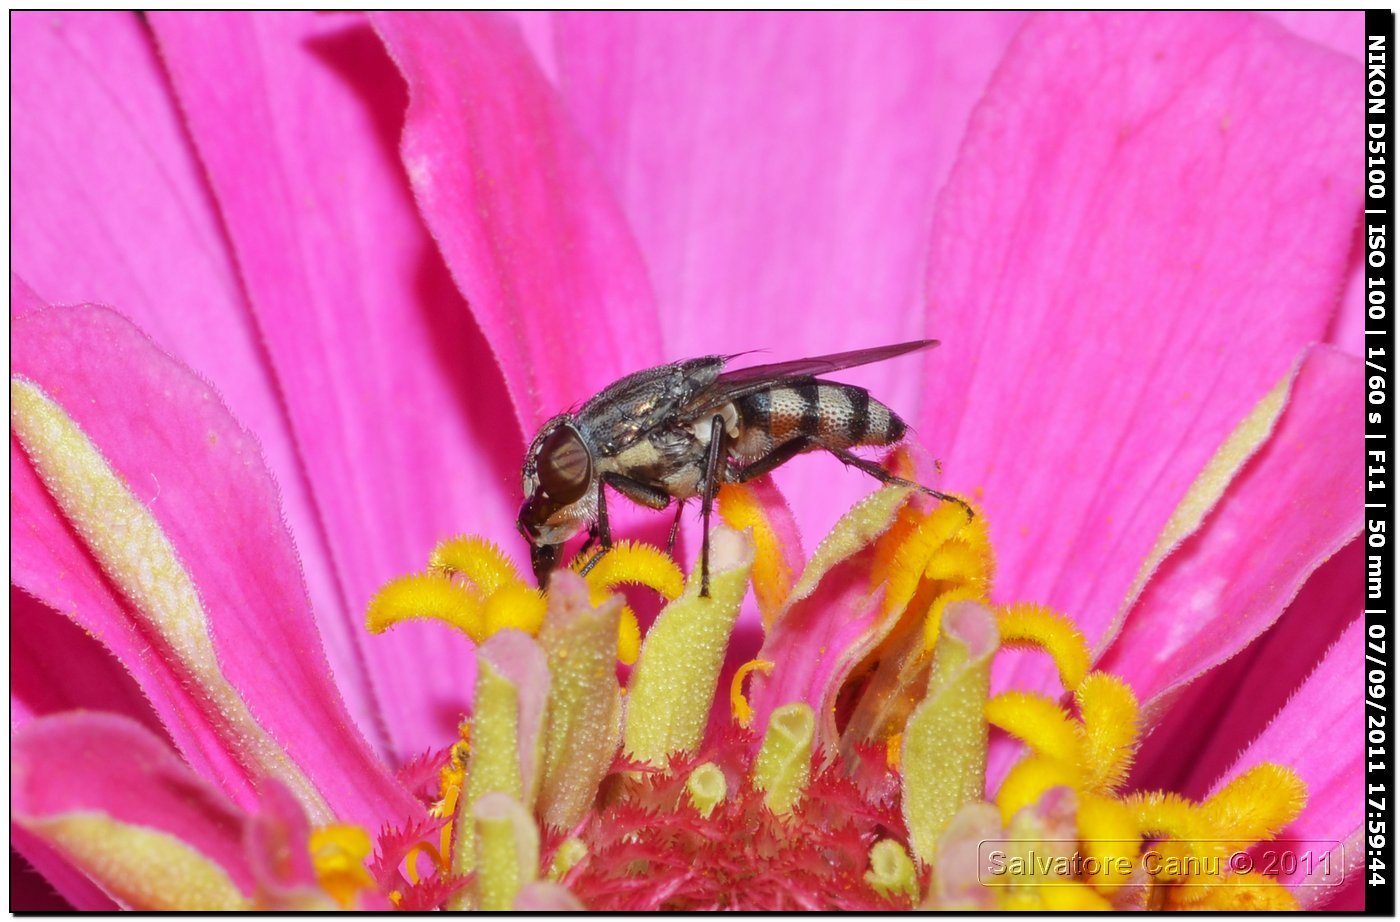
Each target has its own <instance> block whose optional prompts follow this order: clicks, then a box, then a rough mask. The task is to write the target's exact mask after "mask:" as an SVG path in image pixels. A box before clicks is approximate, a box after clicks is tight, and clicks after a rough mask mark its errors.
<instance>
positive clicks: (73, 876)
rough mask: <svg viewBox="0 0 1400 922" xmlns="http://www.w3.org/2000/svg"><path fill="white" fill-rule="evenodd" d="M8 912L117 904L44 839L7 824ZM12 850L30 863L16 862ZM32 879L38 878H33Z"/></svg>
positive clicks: (112, 909) (100, 909) (100, 907)
mask: <svg viewBox="0 0 1400 922" xmlns="http://www.w3.org/2000/svg"><path fill="white" fill-rule="evenodd" d="M10 849H11V854H10V911H11V912H23V911H35V912H63V911H67V910H73V909H76V910H78V911H80V912H116V911H117V910H119V909H120V908H121V907H119V906H118V905H117V904H116V902H115V901H114V900H113V899H112V898H111V897H110V896H108V895H107V894H105V893H103V892H102V891H101V889H99V888H98V886H97V885H96V884H94V883H93V882H92V881H91V880H89V879H88V877H87V875H86V874H84V873H82V872H81V871H79V870H78V869H77V868H75V867H73V866H72V865H71V864H69V863H68V862H67V861H65V860H64V859H63V857H62V856H61V855H59V854H58V852H56V851H54V850H53V849H52V848H50V847H49V846H48V845H47V844H46V843H45V842H44V840H43V839H40V838H39V837H38V836H36V835H34V834H33V833H32V832H29V831H28V830H26V829H22V828H20V827H18V826H15V825H13V824H11V826H10ZM15 853H18V854H19V856H20V858H21V860H23V861H24V862H26V863H27V864H28V865H29V870H28V872H25V871H24V870H23V869H21V868H20V867H18V866H17V865H16V861H15ZM34 878H38V879H37V880H35V879H34Z"/></svg>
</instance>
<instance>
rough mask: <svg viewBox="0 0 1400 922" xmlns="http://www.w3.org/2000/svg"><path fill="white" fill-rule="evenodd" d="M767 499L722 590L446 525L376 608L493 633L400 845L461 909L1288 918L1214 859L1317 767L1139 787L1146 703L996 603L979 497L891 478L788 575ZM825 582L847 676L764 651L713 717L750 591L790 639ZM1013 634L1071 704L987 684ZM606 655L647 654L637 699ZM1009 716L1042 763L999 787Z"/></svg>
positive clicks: (714, 584) (1054, 634)
mask: <svg viewBox="0 0 1400 922" xmlns="http://www.w3.org/2000/svg"><path fill="white" fill-rule="evenodd" d="M770 489H771V488H770V487H769V486H767V485H760V486H759V487H758V488H756V489H751V488H747V487H736V486H733V485H729V486H726V488H725V490H724V491H723V492H722V494H721V515H722V517H723V518H724V520H725V521H726V522H727V523H729V524H730V525H731V526H741V527H743V528H744V529H745V532H744V533H743V534H739V533H736V532H735V531H733V530H732V529H731V528H725V527H721V528H718V529H716V531H715V532H714V533H713V534H712V542H713V544H712V553H711V592H710V597H709V598H700V597H699V594H698V591H697V586H696V585H695V584H694V583H693V582H692V583H689V584H687V583H685V582H684V581H683V579H682V576H681V573H680V571H679V570H678V569H677V568H676V567H675V565H674V564H673V563H672V562H671V561H670V560H669V559H668V558H667V557H666V555H664V554H663V553H661V552H660V551H659V550H657V549H655V548H650V547H647V546H644V545H630V544H622V545H619V546H618V547H616V548H614V549H612V551H611V552H610V553H609V554H608V555H607V556H606V557H604V558H602V559H601V560H600V561H599V562H598V564H597V565H596V566H595V567H593V569H592V570H591V572H590V573H589V575H588V577H587V580H586V581H585V580H581V579H579V578H578V577H577V576H576V575H575V574H573V573H570V572H568V571H564V572H562V573H561V574H558V575H556V576H555V578H554V579H553V581H552V582H551V588H550V592H549V594H548V595H547V596H546V595H542V594H541V593H539V592H537V591H536V590H534V589H532V588H530V587H529V586H527V585H526V584H525V583H524V581H523V580H522V579H521V577H520V575H519V573H518V571H516V569H515V568H514V567H513V565H511V564H510V563H509V562H508V561H507V560H506V558H505V557H504V556H503V555H502V554H501V553H500V552H499V551H498V550H497V549H496V548H494V547H493V546H491V545H490V544H488V543H487V542H484V541H482V540H480V539H476V538H458V539H453V540H451V541H448V542H445V543H444V544H442V545H440V546H439V547H438V548H437V550H435V551H434V553H433V555H432V557H431V559H430V561H429V567H428V569H427V570H426V571H425V572H424V573H421V574H416V575H412V576H408V577H404V578H402V579H400V580H396V581H394V582H393V583H391V584H389V585H388V586H386V587H385V588H384V589H383V590H382V591H381V592H380V593H379V594H378V595H377V596H376V597H375V599H374V601H373V603H372V604H371V606H370V610H369V615H368V622H369V626H370V629H371V630H374V631H381V630H384V629H386V628H387V627H389V626H391V625H393V624H395V623H397V622H399V621H401V620H404V619H406V618H414V617H429V618H436V619H438V620H442V621H445V622H447V623H448V624H451V625H452V626H454V627H456V628H458V629H459V630H462V631H464V632H465V633H467V634H468V635H469V636H471V637H472V639H473V641H474V642H476V643H477V644H478V645H479V653H478V656H479V663H480V665H479V669H478V680H477V688H476V694H475V696H474V698H473V701H474V713H473V715H472V719H471V721H470V726H469V728H468V727H466V726H465V725H464V733H463V739H462V740H461V741H459V742H458V743H457V744H456V745H455V746H454V747H453V749H452V752H451V755H450V758H449V759H448V760H447V762H446V765H445V767H444V768H443V769H442V771H441V775H440V779H439V786H438V793H437V799H436V801H435V802H434V803H433V806H432V812H433V814H434V816H436V817H439V818H441V824H440V825H439V826H436V827H434V828H433V830H432V832H433V833H434V839H433V841H432V842H428V841H427V839H426V838H425V839H424V843H425V846H424V848H421V849H419V852H417V853H413V854H409V853H408V852H405V855H406V856H407V857H408V858H409V859H410V860H416V858H417V856H418V854H420V853H422V852H424V851H426V850H427V848H428V847H429V846H430V847H431V850H432V852H433V854H434V855H436V856H438V859H440V860H437V861H436V863H437V864H438V865H440V866H442V867H444V868H446V869H448V870H447V871H444V876H445V877H446V876H450V877H451V879H455V880H458V881H466V882H467V884H465V885H463V887H462V889H461V890H460V891H458V895H457V896H456V897H454V898H453V899H451V900H449V901H448V904H447V905H448V906H449V907H451V908H469V907H480V908H490V907H500V908H510V907H511V906H514V905H524V904H525V903H517V902H516V901H517V900H522V901H525V902H526V903H529V904H530V905H536V903H534V902H530V901H532V900H544V901H545V903H544V904H547V905H552V906H555V907H556V908H558V907H560V906H563V905H573V903H572V902H571V901H574V900H581V901H582V903H583V905H585V906H587V907H588V908H590V909H619V910H625V909H702V908H706V909H714V908H748V909H835V908H857V909H868V910H878V909H890V908H899V907H905V908H910V907H913V906H914V905H916V904H918V905H920V906H924V907H928V908H1002V909H1013V908H1043V909H1100V908H1129V907H1137V908H1211V909H1220V908H1229V907H1237V908H1246V907H1252V906H1261V905H1267V906H1289V905H1293V903H1292V897H1291V896H1290V895H1289V894H1288V893H1287V891H1285V890H1283V889H1282V888H1281V887H1279V886H1278V885H1277V884H1274V883H1272V882H1271V881H1270V880H1268V879H1265V878H1262V877H1257V876H1250V875H1237V874H1233V873H1232V872H1231V871H1230V868H1229V865H1228V863H1225V862H1222V861H1221V860H1220V859H1222V858H1223V857H1225V856H1227V855H1228V854H1230V853H1232V852H1234V851H1238V850H1241V849H1245V848H1248V847H1250V846H1251V845H1252V844H1253V843H1256V842H1259V841H1263V840H1266V839H1268V838H1271V837H1273V836H1275V835H1277V834H1278V832H1279V831H1280V830H1281V829H1282V828H1283V827H1284V826H1286V825H1287V824H1288V823H1289V822H1291V821H1292V820H1293V819H1294V818H1295V817H1296V816H1297V815H1298V813H1299V812H1300V811H1301V809H1302V805H1303V803H1304V802H1305V800H1306V792H1305V790H1304V787H1303V785H1302V782H1301V781H1300V780H1299V779H1298V776H1297V775H1296V774H1295V773H1293V772H1292V771H1290V770H1289V769H1287V768H1284V767H1282V766H1277V765H1271V764H1264V765H1260V766H1256V767H1255V768H1253V769H1250V770H1249V771H1247V772H1245V773H1244V774H1242V775H1240V776H1239V777H1238V778H1236V779H1234V781H1232V782H1231V783H1229V784H1228V785H1226V786H1225V787H1224V788H1223V789H1222V790H1221V791H1220V792H1219V793H1217V794H1215V795H1213V796H1212V797H1210V798H1208V799H1207V800H1205V801H1203V802H1199V803H1197V802H1192V801H1189V800H1187V799H1185V798H1183V797H1180V796H1178V795H1175V794H1170V793H1165V792H1159V791H1138V792H1125V791H1124V786H1125V782H1126V779H1127V776H1128V772H1129V770H1130V768H1131V767H1132V764H1133V759H1134V757H1135V755H1136V753H1137V749H1138V743H1139V736H1140V733H1141V729H1142V728H1141V725H1140V718H1139V708H1138V702H1137V700H1136V697H1135V696H1134V694H1133V692H1132V690H1131V689H1130V688H1129V686H1128V685H1127V683H1126V682H1124V681H1123V680H1122V679H1120V678H1118V677H1116V676H1113V675H1111V674H1108V673H1105V672H1101V671H1093V670H1091V668H1090V665H1091V656H1090V653H1089V649H1088V645H1087V643H1086V642H1085V639H1084V637H1083V636H1082V635H1081V634H1080V633H1079V631H1078V630H1077V629H1076V628H1075V627H1074V624H1073V622H1072V621H1071V620H1070V619H1069V618H1067V617H1066V616H1064V615H1063V614H1060V613H1057V612H1054V611H1050V610H1048V609H1046V608H1044V607H1042V606H1038V605H1035V604H1026V603H1018V604H1010V605H993V604H992V603H991V602H990V593H991V589H992V576H993V572H994V553H993V550H992V547H991V544H990V541H989V538H988V533H987V530H986V524H985V520H984V518H983V517H982V516H981V515H980V514H979V515H978V516H977V517H975V518H974V519H973V520H972V521H971V522H969V521H968V520H967V517H966V515H965V513H964V510H963V509H962V507H960V506H958V505H955V504H952V503H943V504H937V505H931V506H930V505H928V504H927V503H925V502H924V501H923V499H922V498H920V497H917V496H914V495H911V493H910V491H908V490H906V489H903V488H899V487H889V488H886V489H885V490H882V491H879V492H877V493H876V494H874V495H872V497H871V498H870V499H869V500H868V501H866V502H865V503H862V504H861V505H860V506H858V507H857V508H856V509H855V510H853V511H852V513H851V514H850V515H849V516H847V518H846V519H843V521H842V523H839V524H838V525H837V527H836V529H835V531H833V533H832V535H831V536H830V537H828V538H827V539H826V540H825V541H823V542H822V545H821V546H820V547H819V548H818V549H817V551H816V553H815V554H814V555H813V558H812V560H811V561H810V562H809V563H808V564H807V567H806V569H805V570H803V571H802V573H801V575H800V576H799V577H797V578H796V579H794V576H793V573H794V568H793V567H792V566H791V559H790V555H789V554H788V553H787V551H788V548H787V547H785V545H784V538H783V537H782V535H783V533H784V523H783V522H782V521H780V520H779V518H780V517H781V515H782V514H783V513H785V509H777V508H775V507H774V505H773V500H772V496H771V495H770V494H767V493H765V492H764V491H767V490H770ZM853 573H854V574H856V575H858V576H859V579H855V578H853V576H852V574H853ZM828 582H831V583H835V584H837V585H838V589H839V591H837V590H833V591H832V593H831V597H832V598H833V599H836V600H838V601H837V602H836V603H833V604H835V605H837V607H836V608H835V609H834V610H830V611H823V612H820V614H821V616H822V617H823V618H824V619H826V621H827V622H839V623H846V624H855V625H857V627H859V628H860V633H859V634H858V635H857V634H855V633H848V634H846V635H840V634H833V638H836V639H834V640H833V643H836V640H838V639H839V640H840V641H841V643H844V644H845V646H844V647H843V648H842V649H839V650H832V649H831V646H830V645H828V644H822V645H820V646H816V645H815V644H813V652H812V654H811V655H813V656H815V657H816V659H818V660H822V661H823V662H824V661H825V658H826V657H829V656H833V655H837V654H839V655H840V656H844V657H845V659H844V660H841V659H838V660H837V663H838V667H837V668H836V670H835V671H834V672H830V673H824V672H821V671H820V670H818V671H817V672H815V673H812V675H813V676H814V678H813V679H812V683H815V684H809V685H807V686H801V685H800V683H793V682H791V681H789V680H790V679H791V677H792V676H793V675H795V674H797V673H802V674H804V675H805V674H807V673H803V670H804V669H805V670H807V671H808V672H811V669H810V666H811V664H810V663H807V662H805V661H804V660H803V658H802V657H803V656H806V655H807V654H800V653H793V652H792V651H791V650H785V649H781V645H777V644H776V643H774V644H773V646H774V649H770V645H769V644H765V647H764V651H763V652H762V653H761V654H760V658H759V659H756V660H754V661H751V662H750V663H747V664H745V665H744V666H743V667H741V668H740V669H739V670H738V672H737V673H735V675H734V676H733V679H732V680H731V682H730V684H729V687H728V693H729V702H728V703H729V708H728V715H727V716H728V719H725V715H724V712H723V711H719V712H718V715H716V714H715V713H714V712H713V711H712V703H713V701H714V698H715V695H716V692H717V691H719V676H720V670H721V666H722V663H723V657H724V651H725V648H726V645H727V643H728V638H729V634H730V632H731V630H732V629H733V626H734V622H735V618H736V617H737V614H738V609H739V604H740V602H741V601H742V599H743V598H744V595H745V593H746V591H747V589H748V587H749V586H750V585H752V586H753V587H754V590H755V597H756V598H757V600H758V602H759V606H760V610H761V612H762V614H763V620H764V625H765V629H767V630H768V631H769V632H770V634H769V639H770V641H773V642H776V640H777V639H782V638H784V637H785V636H786V635H784V634H783V631H784V630H785V629H790V626H791V625H792V624H793V623H794V622H796V621H800V619H802V618H804V617H808V614H809V613H808V612H807V611H806V609H809V608H811V606H813V605H816V604H819V603H820V601H821V600H823V599H824V598H825V597H824V596H823V594H822V593H823V591H824V590H823V587H824V586H825V585H826V584H827V583H828ZM623 584H635V585H643V586H647V587H650V588H652V589H653V590H655V591H657V592H658V593H659V594H660V595H661V596H663V597H664V598H665V599H667V600H669V603H668V604H667V605H666V607H665V608H664V610H663V611H662V613H661V614H660V615H659V616H658V618H657V619H656V621H655V623H654V624H653V626H652V628H651V629H650V630H649V632H648V634H647V636H646V638H645V640H644V642H643V641H642V640H641V638H640V636H639V632H638V630H637V626H636V618H635V616H634V615H633V614H632V612H631V611H630V609H627V608H626V607H625V606H624V605H623V604H622V601H621V600H620V599H617V598H615V597H614V596H613V590H614V589H615V588H616V587H617V586H619V585H623ZM841 606H845V607H841ZM804 607H805V608H804ZM862 619H864V620H862ZM785 622H786V625H785ZM802 623H803V624H805V623H806V622H802ZM510 629H513V630H510ZM794 636H800V632H799V634H798V635H794ZM808 642H809V643H810V640H809V641H808ZM1000 648H1008V649H1011V648H1021V649H1033V650H1039V651H1042V652H1044V653H1045V654H1046V655H1047V656H1049V657H1050V659H1051V661H1052V662H1053V664H1054V667H1055V670H1056V673H1057V674H1058V676H1059V680H1060V685H1061V689H1062V692H1061V694H1060V695H1047V694H1043V693H1039V692H1028V691H1022V690H1015V689H1012V690H1006V691H1002V692H1000V693H998V694H996V695H992V694H991V693H990V684H991V678H990V677H991V663H992V660H993V657H994V655H995V653H996V651H997V650H998V649H1000ZM785 655H786V656H785ZM617 661H621V662H622V663H623V664H625V665H633V668H632V670H631V674H630V678H629V681H628V684H627V688H626V690H625V692H624V690H623V689H622V688H621V687H619V685H618V682H617V678H616V670H615V666H616V662H617ZM842 663H844V665H841V664H842ZM785 683H786V684H785ZM790 688H806V689H807V690H806V691H793V692H790V693H789V692H786V691H783V690H784V689H790ZM823 689H825V690H823ZM775 690H776V691H775ZM775 694H778V695H781V694H791V697H790V698H789V699H788V700H785V701H784V700H782V699H781V698H779V699H778V700H774V695H775ZM760 699H761V701H760ZM624 705H625V706H624ZM760 715H762V719H761V721H760V719H759V718H760ZM760 723H761V732H760V727H758V726H755V725H756V724H760ZM992 727H995V728H997V730H998V731H1000V732H1004V733H1005V734H1007V735H1008V736H1009V737H1010V738H1011V739H1012V740H1014V741H1017V742H1018V743H1019V744H1021V745H1022V746H1024V749H1025V752H1024V755H1023V756H1022V757H1021V759H1020V760H1019V761H1018V762H1017V763H1016V764H1015V765H1014V766H1013V767H1012V768H1011V770H1010V772H1009V773H1008V774H1007V775H1006V777H1005V779H1004V780H1003V781H1002V783H1001V784H1000V786H999V787H998V788H997V789H996V791H995V794H994V796H993V797H992V798H991V802H990V803H988V802H985V801H984V796H985V792H986V785H987V782H986V767H987V754H988V746H989V728H992ZM468 729H469V731H470V736H469V737H468V735H467V730H468ZM468 738H470V744H468V742H467V739H468ZM988 843H992V844H995V845H997V846H998V847H999V851H998V853H997V855H998V856H999V857H997V858H996V860H995V861H993V860H991V859H992V857H994V856H991V855H989V854H988V853H987V845H988ZM1188 859H1194V860H1188ZM449 872H450V874H449ZM541 878H543V880H541ZM551 887H552V888H554V889H548V888H551ZM561 887H562V888H561ZM538 888H546V889H544V890H540V889H538ZM541 894H546V896H541ZM550 901H553V902H550Z"/></svg>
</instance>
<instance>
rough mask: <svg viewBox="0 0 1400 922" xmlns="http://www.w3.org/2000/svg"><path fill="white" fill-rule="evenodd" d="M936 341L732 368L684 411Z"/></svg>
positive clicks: (693, 412) (915, 349)
mask: <svg viewBox="0 0 1400 922" xmlns="http://www.w3.org/2000/svg"><path fill="white" fill-rule="evenodd" d="M936 345H938V340H936V339H916V340H914V341H913V342H907V343H895V344H893V345H890V346H876V347H875V348H873V349H856V350H854V351H852V352H837V353H833V354H832V355H818V356H813V357H812V358H806V359H794V360H793V361H791V362H775V363H773V364H770V365H754V366H752V367H749V368H736V369H735V370H733V371H726V372H725V373H724V374H722V375H720V376H719V377H718V378H716V379H715V382H714V383H713V384H711V385H710V386H709V387H707V388H705V389H704V390H703V391H701V392H699V393H698V394H696V395H695V398H694V399H693V400H691V401H690V402H689V403H688V404H687V405H686V407H685V415H686V416H688V417H689V416H694V415H698V414H701V413H704V412H705V411H706V410H709V409H711V408H713V407H717V406H719V405H721V404H723V403H727V402H729V401H731V400H737V399H738V398H740V397H743V396H744V395H745V394H752V393H754V392H755V391H761V390H765V389H767V388H769V387H773V386H774V385H777V384H781V383H782V382H784V381H790V380H792V379H794V378H814V377H817V376H818V375H825V374H830V373H831V372H833V371H839V370H841V369H842V368H855V367H856V366H858V365H870V364H873V363H875V362H883V361H885V360H886V359H892V358H896V357H897V356H901V355H907V354H908V353H910V352H918V351H919V350H921V349H932V348H933V347H934V346H936ZM741 354H742V353H741ZM729 358H734V356H729Z"/></svg>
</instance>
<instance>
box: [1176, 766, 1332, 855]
mask: <svg viewBox="0 0 1400 922" xmlns="http://www.w3.org/2000/svg"><path fill="white" fill-rule="evenodd" d="M1307 801H1308V787H1307V785H1306V784H1304V783H1303V779H1302V778H1300V777H1298V774H1297V772H1295V771H1293V770H1292V769H1290V768H1285V767H1284V766H1282V765H1276V764H1274V763H1272V762H1265V763H1263V764H1260V765H1256V766H1254V767H1253V768H1251V769H1249V771H1247V772H1245V773H1244V774H1242V775H1239V776H1238V777H1236V778H1235V779H1234V780H1232V781H1231V782H1230V783H1229V784H1227V785H1225V787H1223V788H1221V789H1220V791H1219V792H1217V793H1216V794H1215V796H1213V797H1211V798H1210V799H1209V800H1207V801H1206V802H1205V803H1204V804H1202V805H1201V814H1202V817H1203V819H1204V821H1205V823H1206V824H1207V825H1208V826H1209V827H1210V828H1211V829H1212V830H1214V831H1215V832H1216V833H1217V834H1218V835H1221V836H1223V837H1224V838H1227V839H1230V840H1232V842H1233V844H1235V845H1236V846H1240V845H1243V844H1246V843H1252V842H1264V841H1268V840H1269V839H1272V838H1273V837H1274V836H1276V835H1278V834H1279V832H1280V831H1281V830H1282V829H1283V828H1284V827H1285V826H1287V825H1288V824H1289V823H1291V822H1293V821H1294V820H1295V819H1297V818H1298V815H1299V814H1300V813H1302V812H1303V807H1304V806H1305V805H1306V804H1307Z"/></svg>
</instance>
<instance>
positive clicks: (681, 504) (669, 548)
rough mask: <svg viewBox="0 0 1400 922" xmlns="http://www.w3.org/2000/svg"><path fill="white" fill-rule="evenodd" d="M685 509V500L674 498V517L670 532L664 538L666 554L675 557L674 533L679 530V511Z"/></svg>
mask: <svg viewBox="0 0 1400 922" xmlns="http://www.w3.org/2000/svg"><path fill="white" fill-rule="evenodd" d="M684 511H685V500H683V499H678V500H676V518H675V521H673V522H672V523H671V534H670V535H669V536H668V537H667V538H666V556H667V557H670V558H671V559H672V560H675V559H676V534H677V533H678V532H679V531H680V530H681V513H682V512H684Z"/></svg>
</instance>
